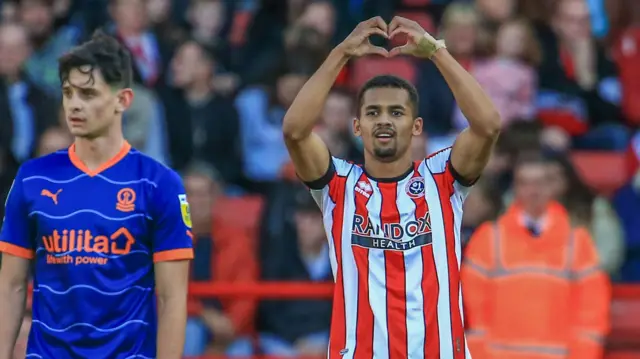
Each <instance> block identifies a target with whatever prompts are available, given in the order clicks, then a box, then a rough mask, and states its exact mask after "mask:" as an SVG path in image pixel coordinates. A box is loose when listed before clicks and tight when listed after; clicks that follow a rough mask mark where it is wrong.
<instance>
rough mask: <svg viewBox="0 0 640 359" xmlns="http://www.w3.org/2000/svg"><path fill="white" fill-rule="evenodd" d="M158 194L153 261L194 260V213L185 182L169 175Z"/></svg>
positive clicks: (155, 196) (154, 216) (154, 206)
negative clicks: (192, 219) (192, 224)
mask: <svg viewBox="0 0 640 359" xmlns="http://www.w3.org/2000/svg"><path fill="white" fill-rule="evenodd" d="M155 191H156V193H155V194H154V198H153V200H152V205H153V208H151V210H152V211H153V212H152V213H153V214H152V218H153V230H152V238H151V240H152V243H151V245H152V249H153V261H154V262H164V261H175V260H183V259H193V235H192V234H191V213H190V210H189V202H187V195H186V193H185V190H184V186H183V185H182V180H181V179H180V177H179V176H178V174H177V173H175V172H173V171H170V172H169V173H168V174H166V175H165V176H164V178H163V179H162V180H161V181H159V183H158V187H157V188H156V189H155Z"/></svg>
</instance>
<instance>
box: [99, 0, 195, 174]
mask: <svg viewBox="0 0 640 359" xmlns="http://www.w3.org/2000/svg"><path fill="white" fill-rule="evenodd" d="M109 13H110V15H111V17H112V19H113V25H112V26H110V27H109V31H110V32H111V33H112V34H114V35H115V36H116V37H117V38H118V39H120V41H122V43H123V44H124V45H125V47H126V48H127V49H128V50H129V51H130V52H131V56H132V60H133V74H134V76H133V77H134V80H135V82H136V83H140V84H144V85H145V86H149V87H153V89H154V90H155V92H156V94H157V97H158V103H157V104H155V106H157V107H156V108H154V109H153V113H154V114H157V116H154V117H152V118H151V119H150V121H151V123H150V126H151V128H152V129H153V130H154V131H150V132H153V133H154V134H160V133H162V134H166V135H162V136H154V137H152V138H155V139H159V140H162V141H164V139H165V138H166V140H167V146H166V147H167V148H168V152H169V157H170V158H169V160H170V164H171V165H172V166H173V167H174V168H177V169H182V168H183V167H184V165H185V164H186V163H188V162H189V160H190V159H191V156H192V143H191V119H190V117H189V110H188V106H187V104H186V101H185V99H184V97H183V94H182V92H181V91H179V90H177V89H174V88H172V87H171V86H170V85H169V83H168V82H169V78H168V76H167V71H166V70H167V67H168V66H169V62H170V60H171V57H172V56H173V51H174V48H173V47H172V44H171V43H169V42H167V40H166V39H164V38H162V37H161V36H160V35H159V34H157V33H156V32H155V31H157V30H158V29H154V28H151V23H150V20H149V16H148V14H147V7H146V3H145V1H144V0H109ZM149 140H150V138H148V139H147V141H149ZM154 145H155V148H156V149H158V151H161V152H162V148H164V147H165V146H164V144H162V143H159V144H154ZM157 155H158V154H156V156H157ZM154 157H155V156H154Z"/></svg>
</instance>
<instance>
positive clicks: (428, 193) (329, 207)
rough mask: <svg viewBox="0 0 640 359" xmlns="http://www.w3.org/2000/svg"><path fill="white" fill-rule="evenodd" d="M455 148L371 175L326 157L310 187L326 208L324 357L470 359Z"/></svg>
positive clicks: (462, 189) (461, 191)
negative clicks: (328, 272)
mask: <svg viewBox="0 0 640 359" xmlns="http://www.w3.org/2000/svg"><path fill="white" fill-rule="evenodd" d="M450 152H451V149H450V148H448V149H445V150H443V151H440V152H437V153H435V154H434V155H432V156H430V157H428V158H426V159H425V160H424V161H418V162H416V163H415V164H414V166H413V168H412V169H410V170H409V171H408V172H407V173H406V175H404V176H402V177H399V178H393V179H379V180H376V179H374V178H372V177H370V176H367V174H366V173H365V171H364V169H363V168H362V167H361V166H358V165H354V164H351V163H349V162H346V161H343V160H341V159H337V158H334V157H332V159H331V160H332V164H331V166H330V168H329V171H328V172H327V175H326V176H324V177H323V179H321V180H319V181H316V182H314V183H308V185H309V187H310V188H311V194H312V195H313V197H314V198H315V200H316V202H317V203H318V204H319V205H320V207H321V208H322V212H323V218H324V225H325V230H326V232H327V237H328V239H329V246H330V248H331V266H332V269H333V276H334V279H335V283H336V286H335V292H334V297H333V315H332V320H331V337H330V344H329V359H334V358H336V359H338V358H339V359H365V358H366V359H372V358H373V359H382V358H389V359H407V358H411V359H418V358H425V359H470V358H471V356H470V355H469V350H468V349H467V346H466V342H465V337H464V324H463V313H462V293H461V288H460V273H459V268H460V251H461V248H460V223H461V220H462V204H463V201H464V199H465V197H466V195H467V192H468V187H465V186H463V185H462V184H461V183H460V182H458V181H457V180H456V177H457V175H456V172H455V170H453V169H452V167H451V166H450V165H449V156H450Z"/></svg>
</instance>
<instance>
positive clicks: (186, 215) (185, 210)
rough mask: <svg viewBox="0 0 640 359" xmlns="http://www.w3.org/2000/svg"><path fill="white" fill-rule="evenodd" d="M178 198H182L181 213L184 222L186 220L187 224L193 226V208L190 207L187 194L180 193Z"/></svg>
mask: <svg viewBox="0 0 640 359" xmlns="http://www.w3.org/2000/svg"><path fill="white" fill-rule="evenodd" d="M178 200H180V213H181V214H182V222H184V225H185V226H187V227H189V228H191V209H190V208H189V202H188V201H187V195H186V194H180V195H178Z"/></svg>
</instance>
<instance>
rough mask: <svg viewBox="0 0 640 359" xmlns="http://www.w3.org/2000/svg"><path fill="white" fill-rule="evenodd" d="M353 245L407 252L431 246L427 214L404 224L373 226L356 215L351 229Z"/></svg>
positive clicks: (370, 222) (366, 219) (429, 219)
mask: <svg viewBox="0 0 640 359" xmlns="http://www.w3.org/2000/svg"><path fill="white" fill-rule="evenodd" d="M351 243H352V244H353V245H357V246H361V247H367V248H377V249H385V250H399V251H404V250H409V249H412V248H415V247H421V246H424V245H428V244H431V218H430V216H429V213H427V214H426V215H425V216H424V217H422V218H418V219H417V220H412V221H407V222H405V223H402V224H401V223H384V224H382V225H379V224H374V223H373V222H372V221H371V219H369V218H364V217H363V216H361V215H358V214H356V215H355V216H354V217H353V226H352V229H351Z"/></svg>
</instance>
